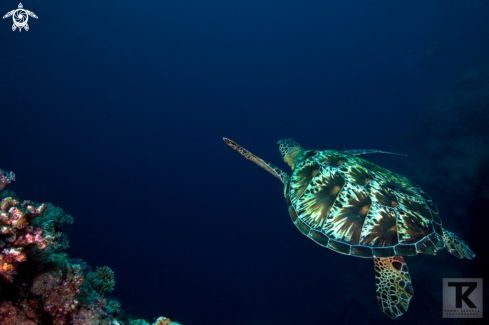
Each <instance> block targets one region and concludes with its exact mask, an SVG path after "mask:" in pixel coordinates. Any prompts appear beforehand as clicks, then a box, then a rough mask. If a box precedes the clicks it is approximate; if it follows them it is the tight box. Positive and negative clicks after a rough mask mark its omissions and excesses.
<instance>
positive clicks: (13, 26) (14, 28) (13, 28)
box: [12, 24, 17, 32]
mask: <svg viewBox="0 0 489 325" xmlns="http://www.w3.org/2000/svg"><path fill="white" fill-rule="evenodd" d="M16 29H17V26H15V24H13V25H12V32H15V30H16Z"/></svg>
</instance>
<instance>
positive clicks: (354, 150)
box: [342, 149, 407, 157]
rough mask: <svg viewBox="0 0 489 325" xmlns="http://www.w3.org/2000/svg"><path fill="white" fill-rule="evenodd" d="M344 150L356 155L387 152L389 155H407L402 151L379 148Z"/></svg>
mask: <svg viewBox="0 0 489 325" xmlns="http://www.w3.org/2000/svg"><path fill="white" fill-rule="evenodd" d="M342 152H344V153H348V154H350V155H354V156H360V155H366V154H369V153H385V154H388V155H397V156H404V157H407V156H406V155H403V154H402V153H395V152H389V151H382V150H377V149H352V150H343V151H342Z"/></svg>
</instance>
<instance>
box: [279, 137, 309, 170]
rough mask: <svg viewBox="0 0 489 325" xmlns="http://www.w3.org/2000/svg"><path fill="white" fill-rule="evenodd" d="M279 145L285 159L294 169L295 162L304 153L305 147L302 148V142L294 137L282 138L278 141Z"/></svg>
mask: <svg viewBox="0 0 489 325" xmlns="http://www.w3.org/2000/svg"><path fill="white" fill-rule="evenodd" d="M277 145H278V150H280V154H281V155H282V158H283V159H284V161H285V162H286V163H287V165H289V166H290V168H292V169H294V166H295V163H296V162H297V160H298V159H299V157H300V156H301V155H302V154H303V153H304V148H302V147H301V145H300V144H298V143H297V142H295V141H294V140H292V139H283V140H280V141H279V142H277Z"/></svg>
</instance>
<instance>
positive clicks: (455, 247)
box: [443, 229, 475, 260]
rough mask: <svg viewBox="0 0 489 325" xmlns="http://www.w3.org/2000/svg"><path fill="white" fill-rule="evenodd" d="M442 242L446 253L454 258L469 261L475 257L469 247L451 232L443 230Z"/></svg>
mask: <svg viewBox="0 0 489 325" xmlns="http://www.w3.org/2000/svg"><path fill="white" fill-rule="evenodd" d="M443 242H444V244H445V248H446V249H447V251H449V252H450V253H452V254H453V255H454V256H455V257H456V258H460V259H462V258H464V257H465V258H467V259H469V260H471V259H473V258H474V257H475V254H474V252H473V251H472V250H471V249H470V248H469V246H468V245H467V244H466V243H465V242H464V241H463V240H462V239H460V238H459V237H458V236H457V235H455V234H454V233H453V232H450V231H448V230H446V229H443Z"/></svg>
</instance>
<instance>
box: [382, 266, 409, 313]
mask: <svg viewBox="0 0 489 325" xmlns="http://www.w3.org/2000/svg"><path fill="white" fill-rule="evenodd" d="M374 265H375V282H376V287H377V290H376V292H377V301H378V302H379V306H380V309H382V311H383V312H384V313H385V314H386V315H387V316H389V317H390V318H392V319H395V318H397V317H399V316H401V315H402V314H404V313H405V312H406V311H407V309H408V306H409V300H411V298H412V296H413V295H414V292H413V286H412V285H411V276H410V275H409V270H408V267H407V265H406V262H405V261H404V258H403V257H402V256H394V257H389V258H378V257H375V258H374Z"/></svg>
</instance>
